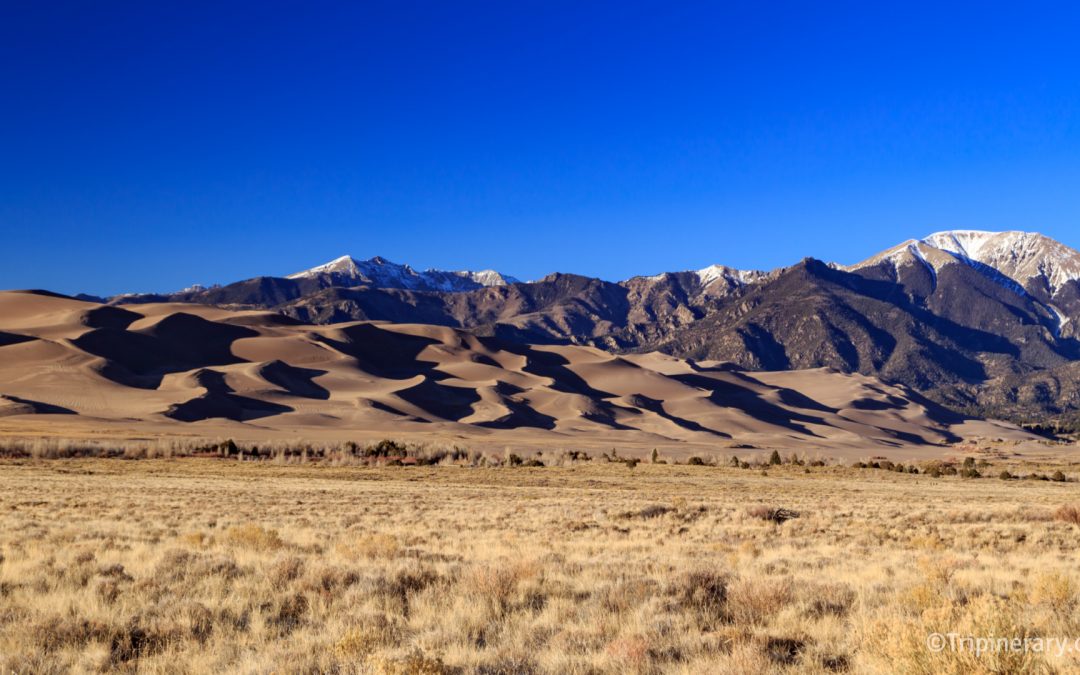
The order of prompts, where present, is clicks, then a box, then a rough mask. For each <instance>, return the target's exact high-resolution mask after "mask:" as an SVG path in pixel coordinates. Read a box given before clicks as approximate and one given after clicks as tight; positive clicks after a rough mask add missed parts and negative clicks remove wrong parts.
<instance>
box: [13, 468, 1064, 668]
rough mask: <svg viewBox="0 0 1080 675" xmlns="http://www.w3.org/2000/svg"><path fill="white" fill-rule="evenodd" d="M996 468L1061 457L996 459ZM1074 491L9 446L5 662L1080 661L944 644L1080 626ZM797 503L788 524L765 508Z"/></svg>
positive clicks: (719, 472)
mask: <svg viewBox="0 0 1080 675" xmlns="http://www.w3.org/2000/svg"><path fill="white" fill-rule="evenodd" d="M1056 469H1057V470H1062V471H1063V472H1064V473H1065V474H1066V475H1068V476H1069V477H1071V478H1076V477H1077V476H1080V466H1078V465H1076V464H1071V465H1068V464H1061V465H1059V466H1057V467H1056ZM1001 470H1011V471H1013V472H1014V473H1027V472H1029V471H1040V472H1042V471H1051V470H1055V467H1049V466H1026V467H1025V466H1021V465H1016V464H1005V463H1000V464H999V463H998V461H997V460H995V462H994V464H993V465H992V466H989V467H985V466H984V467H983V468H982V469H981V471H982V473H983V474H984V475H993V476H996V475H997V473H998V472H999V471H1001ZM1076 486H1077V483H1075V482H1047V481H1033V480H999V479H998V478H987V477H984V478H978V479H963V478H960V477H956V476H942V477H939V478H932V477H930V476H928V475H926V474H925V473H924V474H919V475H912V474H901V473H895V472H890V471H882V470H874V469H853V468H846V467H838V466H825V467H801V466H787V465H785V466H782V467H770V468H769V469H768V470H767V472H766V473H763V472H762V471H761V470H760V469H749V470H748V469H736V468H729V467H726V466H725V467H713V466H688V465H685V464H679V465H664V464H648V463H643V464H640V465H638V466H636V467H630V466H628V465H626V464H620V463H606V462H602V461H596V460H594V461H591V462H587V463H580V462H579V463H576V464H574V465H572V466H560V467H553V466H549V467H543V468H522V467H518V468H509V467H502V468H479V467H464V466H439V467H380V468H376V467H333V466H325V465H313V464H310V463H308V464H280V463H274V462H250V461H247V462H241V461H237V460H236V459H232V460H221V459H194V458H184V459H172V460H164V459H162V460H139V461H124V460H118V459H112V460H106V459H87V460H78V459H69V460H52V461H39V460H7V461H5V462H4V463H2V464H0V672H5V673H7V672H17V673H30V672H34V673H44V672H66V671H70V670H75V671H99V670H125V671H133V672H135V671H137V672H151V673H173V672H219V671H231V672H245V673H266V672H345V673H349V672H386V673H440V672H466V673H529V672H537V673H594V672H595V673H609V672H610V673H623V672H637V673H652V672H676V673H683V672H685V673H716V672H733V673H734V672H739V673H751V672H787V671H790V672H796V671H797V672H822V673H824V672H853V673H854V672H858V673H862V672H908V673H920V672H921V673H973V672H974V673H977V672H1022V671H1039V670H1044V671H1046V670H1049V671H1058V672H1067V671H1076V670H1077V669H1078V668H1080V660H1078V657H1080V654H1076V653H1064V654H1059V653H1056V652H1052V653H1034V652H1032V651H1029V652H1027V653H1024V652H1022V651H1020V652H1015V651H1014V652H1007V653H1002V652H998V653H991V654H985V653H984V654H981V655H976V654H974V653H971V652H970V651H963V650H960V651H954V650H952V649H949V648H946V649H944V650H942V651H938V652H935V651H932V650H931V649H929V648H928V647H927V636H928V635H929V634H932V633H942V634H948V633H956V634H958V635H960V636H974V637H980V636H1007V637H1013V636H1017V637H1021V638H1023V637H1029V638H1030V637H1043V638H1048V637H1068V638H1075V637H1078V636H1080V583H1078V581H1077V577H1076V569H1077V564H1078V562H1080V554H1078V550H1077V546H1076V541H1077V527H1078V526H1077V525H1076V524H1075V522H1069V521H1070V520H1073V521H1076V520H1078V519H1080V514H1078V513H1076V512H1075V511H1069V510H1068V509H1067V508H1066V509H1062V507H1063V506H1066V505H1070V504H1077V503H1080V493H1078V488H1077V487H1076ZM780 508H782V509H787V510H790V511H792V512H794V513H791V514H781V515H779V516H778V517H777V518H776V519H777V520H781V519H782V518H783V517H785V515H786V516H794V515H797V517H793V518H791V519H790V520H787V521H786V522H783V523H782V524H776V523H774V522H772V521H770V520H767V519H766V518H768V517H770V516H777V514H776V512H775V510H776V509H780ZM770 509H772V510H773V511H772V512H771V513H770V511H769V510H770Z"/></svg>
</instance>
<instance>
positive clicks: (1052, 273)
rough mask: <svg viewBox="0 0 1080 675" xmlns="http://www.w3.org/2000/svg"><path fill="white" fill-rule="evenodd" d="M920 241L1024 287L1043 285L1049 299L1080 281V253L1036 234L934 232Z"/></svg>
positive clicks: (975, 231)
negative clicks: (1034, 283) (1029, 284)
mask: <svg viewBox="0 0 1080 675" xmlns="http://www.w3.org/2000/svg"><path fill="white" fill-rule="evenodd" d="M923 241H924V242H925V243H927V244H929V245H931V246H934V247H936V248H939V249H941V250H943V251H948V252H949V253H952V254H954V255H957V256H960V257H963V258H967V259H968V260H974V261H975V262H979V263H982V264H984V265H988V266H990V267H993V268H994V269H996V270H997V271H998V272H1001V273H1002V274H1004V275H1005V276H1007V277H1009V278H1010V279H1013V280H1014V281H1016V282H1017V283H1019V284H1020V285H1021V286H1025V287H1026V286H1027V285H1028V282H1029V281H1030V280H1032V279H1034V280H1036V282H1039V281H1042V282H1044V283H1045V284H1046V288H1047V290H1048V291H1049V293H1050V295H1051V296H1052V295H1053V294H1055V293H1056V292H1057V291H1058V289H1060V288H1061V287H1062V286H1063V285H1065V284H1066V283H1068V282H1069V281H1072V280H1076V279H1080V252H1078V251H1076V250H1074V249H1072V248H1069V247H1068V246H1066V245H1064V244H1062V243H1061V242H1059V241H1055V240H1054V239H1051V238H1050V237H1047V236H1044V235H1041V234H1039V233H1037V232H1017V231H1012V232H982V231H978V230H953V231H947V232H936V233H934V234H932V235H930V236H929V237H926V238H925V239H923Z"/></svg>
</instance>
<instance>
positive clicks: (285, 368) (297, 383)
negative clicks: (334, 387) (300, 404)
mask: <svg viewBox="0 0 1080 675" xmlns="http://www.w3.org/2000/svg"><path fill="white" fill-rule="evenodd" d="M326 372H327V371H325V370H315V369H314V368H300V367H299V366H290V365H289V364H288V363H285V362H284V361H271V362H269V363H267V364H265V365H263V366H262V367H261V368H259V376H260V377H262V378H263V379H264V380H266V381H267V382H269V383H270V384H274V385H277V386H279V387H281V388H282V389H284V390H285V391H287V392H288V393H289V394H291V395H292V396H300V397H302V398H315V399H319V400H322V401H325V400H327V399H329V398H330V392H329V391H327V390H326V389H324V388H323V387H320V386H319V385H317V384H315V382H313V381H312V380H313V379H314V378H316V377H318V376H319V375H325V374H326Z"/></svg>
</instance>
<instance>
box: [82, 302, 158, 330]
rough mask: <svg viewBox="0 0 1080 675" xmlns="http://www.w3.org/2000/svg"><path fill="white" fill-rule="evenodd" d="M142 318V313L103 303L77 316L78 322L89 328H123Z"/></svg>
mask: <svg viewBox="0 0 1080 675" xmlns="http://www.w3.org/2000/svg"><path fill="white" fill-rule="evenodd" d="M141 318H143V315H142V314H136V313H135V312H130V311H128V310H126V309H121V308H119V307H112V306H110V305H103V306H101V307H95V308H94V309H89V310H87V311H85V312H83V314H82V316H81V317H79V321H80V323H82V325H84V326H89V327H90V328H116V329H118V330H124V329H126V328H127V327H128V326H130V325H131V324H133V323H135V322H136V321H138V320H139V319H141Z"/></svg>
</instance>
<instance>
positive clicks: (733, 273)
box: [695, 265, 763, 286]
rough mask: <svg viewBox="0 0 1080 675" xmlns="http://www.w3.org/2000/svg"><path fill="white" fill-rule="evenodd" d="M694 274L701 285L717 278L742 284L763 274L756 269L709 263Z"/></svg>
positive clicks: (706, 284)
mask: <svg viewBox="0 0 1080 675" xmlns="http://www.w3.org/2000/svg"><path fill="white" fill-rule="evenodd" d="M695 274H697V277H698V281H700V282H701V285H702V286H708V285H709V284H711V283H713V282H714V281H717V280H718V279H724V280H726V281H728V282H731V283H735V284H737V285H740V286H742V285H745V284H749V283H753V282H754V281H756V280H758V279H759V278H761V276H762V275H763V273H762V272H758V271H756V270H737V269H735V268H733V267H727V266H726V265H709V266H708V267H706V268H704V269H700V270H697V271H696V272H695Z"/></svg>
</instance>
